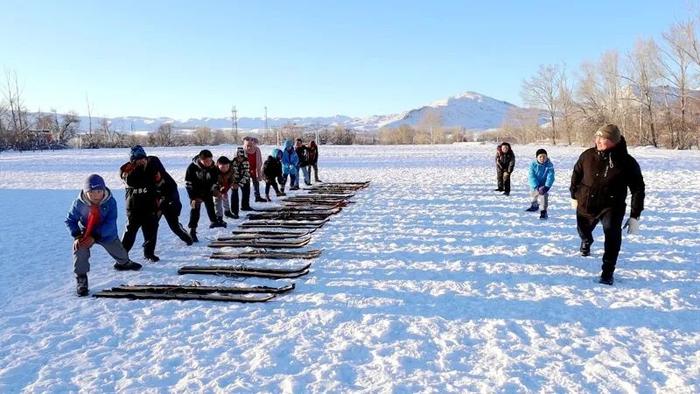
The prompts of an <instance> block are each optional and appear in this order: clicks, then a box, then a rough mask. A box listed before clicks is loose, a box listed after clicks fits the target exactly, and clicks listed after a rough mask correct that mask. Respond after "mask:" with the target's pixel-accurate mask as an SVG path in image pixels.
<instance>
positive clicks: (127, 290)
mask: <svg viewBox="0 0 700 394" xmlns="http://www.w3.org/2000/svg"><path fill="white" fill-rule="evenodd" d="M368 186H369V181H367V182H340V183H322V184H316V185H314V186H312V187H310V188H308V189H305V190H306V191H308V193H306V194H303V195H295V196H290V197H287V198H285V199H283V200H281V203H282V204H281V206H278V207H273V208H264V209H256V210H255V211H253V212H252V213H249V214H248V215H247V218H248V220H247V221H245V222H243V223H242V224H240V226H239V228H238V229H236V230H233V232H232V234H231V235H230V236H226V237H219V238H217V239H216V240H215V241H212V242H211V243H209V245H208V246H209V247H210V248H213V249H216V250H215V251H214V252H213V253H212V254H211V255H210V256H209V258H210V259H212V260H238V261H241V260H245V261H250V260H254V259H284V260H292V259H314V258H317V257H319V256H320V255H321V250H318V249H306V250H298V249H300V248H303V247H305V246H307V245H308V244H309V242H311V238H312V236H313V233H314V232H315V231H316V230H318V229H320V228H321V227H323V226H324V225H325V224H326V223H328V221H329V220H330V218H331V216H333V215H336V214H338V213H340V212H341V211H342V209H343V208H345V207H346V206H348V205H349V204H351V203H352V201H350V199H351V198H352V197H353V196H354V195H355V192H356V191H358V190H361V189H364V188H367V187H368ZM241 249H242V250H241ZM310 268H311V263H306V264H303V265H300V266H297V267H292V268H274V267H266V266H264V265H260V264H250V265H249V264H243V263H239V264H234V265H230V264H229V265H195V266H185V267H181V268H180V269H179V270H178V274H180V275H185V274H201V275H217V276H229V277H260V278H269V279H291V278H298V277H300V276H303V275H306V274H308V273H309V269H310ZM294 287H295V285H294V283H290V284H286V285H284V286H281V287H271V286H245V287H244V286H236V287H227V286H202V285H179V284H177V285H175V284H160V285H121V286H116V287H113V288H111V289H108V290H103V291H100V292H98V293H95V295H94V296H95V297H109V298H128V299H160V300H210V301H228V302H265V301H269V300H271V299H273V298H274V297H276V296H277V295H278V294H283V293H286V292H289V291H291V290H293V289H294Z"/></svg>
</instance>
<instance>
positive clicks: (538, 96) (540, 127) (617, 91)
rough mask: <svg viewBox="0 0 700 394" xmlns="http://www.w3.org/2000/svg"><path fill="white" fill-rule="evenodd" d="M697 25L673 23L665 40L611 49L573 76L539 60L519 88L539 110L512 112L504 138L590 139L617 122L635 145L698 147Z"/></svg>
mask: <svg viewBox="0 0 700 394" xmlns="http://www.w3.org/2000/svg"><path fill="white" fill-rule="evenodd" d="M697 23H698V21H696V20H688V21H685V22H679V23H675V24H673V25H672V26H671V27H669V28H668V30H666V31H665V32H664V33H663V34H662V35H661V37H660V39H658V40H657V39H654V38H641V39H639V40H637V42H636V43H635V45H634V47H633V48H632V49H631V50H630V51H628V52H627V53H624V54H621V53H619V52H618V51H617V50H614V49H612V50H608V51H606V52H604V53H603V54H602V55H601V56H600V58H599V59H597V60H596V61H593V62H586V63H583V64H581V65H580V67H579V69H578V70H577V72H575V73H569V72H568V70H567V69H566V66H565V65H563V64H547V65H541V66H540V67H539V69H538V70H537V72H536V73H535V74H534V75H532V76H531V77H529V78H527V79H525V80H524V81H523V83H522V88H521V96H522V98H523V101H524V102H525V103H526V104H527V105H530V106H532V107H533V108H536V109H538V111H532V110H523V109H515V110H513V111H512V112H511V113H510V114H509V115H508V116H507V118H506V120H505V121H504V124H503V127H502V128H501V131H500V137H501V138H502V139H506V140H513V141H515V142H533V141H541V140H548V141H549V142H551V143H552V144H557V143H564V144H588V143H590V141H591V138H592V134H593V132H594V131H595V130H596V129H597V128H598V127H599V126H601V125H603V124H606V123H614V124H617V125H619V126H620V127H621V129H622V131H623V133H624V135H625V139H626V140H627V142H628V143H629V144H631V145H650V146H655V147H667V148H672V149H691V148H693V147H698V143H699V142H700V134H699V130H700V91H698V90H693V88H694V87H697V84H696V82H697V81H698V77H699V76H700V73H699V69H700V43H699V42H698V34H697Z"/></svg>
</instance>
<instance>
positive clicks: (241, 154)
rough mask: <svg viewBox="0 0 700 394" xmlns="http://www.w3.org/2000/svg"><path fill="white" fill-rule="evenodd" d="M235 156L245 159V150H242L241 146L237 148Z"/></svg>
mask: <svg viewBox="0 0 700 394" xmlns="http://www.w3.org/2000/svg"><path fill="white" fill-rule="evenodd" d="M236 156H237V157H246V155H245V150H244V149H243V147H242V146H239V147H238V148H237V149H236Z"/></svg>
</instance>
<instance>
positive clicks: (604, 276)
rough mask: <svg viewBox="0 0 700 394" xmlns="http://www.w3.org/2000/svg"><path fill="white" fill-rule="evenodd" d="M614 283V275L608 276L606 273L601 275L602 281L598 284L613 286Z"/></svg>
mask: <svg viewBox="0 0 700 394" xmlns="http://www.w3.org/2000/svg"><path fill="white" fill-rule="evenodd" d="M613 282H614V280H613V275H612V274H608V273H605V272H603V273H602V274H600V280H598V283H600V284H603V285H608V286H612V285H613Z"/></svg>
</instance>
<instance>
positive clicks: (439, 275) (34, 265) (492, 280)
mask: <svg viewBox="0 0 700 394" xmlns="http://www.w3.org/2000/svg"><path fill="white" fill-rule="evenodd" d="M538 147H539V146H535V145H529V146H518V145H515V146H514V151H515V153H516V155H517V160H518V161H517V165H516V171H515V173H514V175H513V193H512V195H511V196H510V197H504V196H502V195H500V194H497V193H495V192H493V191H492V189H493V188H494V186H495V169H494V165H493V154H494V148H495V145H490V144H486V145H481V144H462V145H452V146H400V147H377V146H372V147H364V146H353V147H328V146H321V163H320V167H321V178H322V179H323V180H324V181H359V180H371V181H372V184H371V186H370V187H369V189H367V190H364V191H360V192H358V193H357V195H356V196H355V197H354V199H353V200H354V201H355V203H354V204H351V205H350V206H349V207H347V208H346V209H344V210H343V211H342V213H341V214H339V215H337V216H334V217H333V218H332V220H331V222H330V223H329V224H327V225H326V226H325V227H324V228H322V229H321V230H319V231H317V232H316V233H315V234H314V237H313V241H312V243H311V244H310V245H309V246H310V247H313V248H321V249H323V254H322V255H321V257H320V258H318V259H316V260H314V262H313V267H312V271H311V273H310V274H309V275H308V276H305V277H302V278H299V279H296V280H295V282H296V284H297V288H296V290H294V291H293V292H292V293H289V294H285V295H282V296H280V297H278V298H276V299H275V300H273V301H271V302H268V303H266V304H226V303H213V302H200V301H188V302H175V301H126V300H114V299H95V298H92V297H88V298H78V297H76V296H75V294H74V291H75V290H74V279H73V275H72V262H71V238H70V236H69V235H68V233H67V231H66V230H65V228H64V225H63V220H64V217H65V214H66V211H67V210H68V208H69V206H70V204H71V202H72V200H73V198H75V196H76V195H77V190H78V189H79V188H81V187H82V183H83V179H84V178H85V176H86V175H88V174H90V173H92V172H97V173H101V174H103V175H104V176H105V178H106V180H107V184H108V186H110V187H111V188H112V189H113V191H114V192H115V197H116V199H117V202H118V204H119V209H120V212H119V215H120V216H119V226H120V231H121V230H123V227H124V211H123V206H124V204H123V195H124V192H123V186H122V185H121V184H120V182H119V180H118V177H117V170H118V168H119V166H120V164H122V162H123V161H125V160H126V159H127V157H128V149H114V150H109V149H100V150H82V151H76V150H69V151H59V152H39V153H35V152H25V153H15V152H10V153H8V152H4V153H1V154H0V212H1V214H0V215H1V218H2V219H1V220H0V226H1V228H0V230H1V231H0V248H1V252H0V255H1V256H2V259H1V260H0V267H1V269H2V271H1V274H0V309H1V310H2V313H1V316H0V392H3V393H8V392H10V393H12V392H19V391H28V392H66V391H78V390H84V391H85V392H112V391H131V392H140V391H141V390H143V389H146V390H148V389H150V391H167V390H173V391H180V392H191V391H224V392H259V391H262V392H328V391H331V392H351V391H352V392H355V391H366V392H377V391H380V392H413V391H433V392H469V391H486V392H491V391H506V392H512V391H540V390H541V391H545V392H546V391H557V392H562V391H576V392H591V391H612V392H621V391H642V392H649V391H655V390H658V391H662V392H671V391H672V392H689V393H690V392H698V391H700V264H699V263H700V238H699V235H698V234H700V154H698V152H677V151H664V150H654V149H633V150H632V153H633V155H634V156H635V157H636V158H637V159H638V161H639V163H640V165H641V167H642V170H643V172H644V176H645V181H646V185H647V200H646V209H645V211H644V212H643V214H642V221H641V224H642V226H641V234H640V235H638V236H628V235H626V234H625V236H624V238H623V246H622V253H621V254H620V260H619V262H618V270H617V272H616V274H615V279H616V282H615V285H614V286H613V287H608V286H603V285H600V284H598V283H596V279H597V276H598V273H599V267H600V259H601V256H602V244H603V236H602V230H601V229H600V228H598V229H597V230H596V232H595V236H596V242H595V243H594V245H593V253H592V257H588V258H583V257H579V256H578V255H577V249H578V243H579V240H578V236H577V234H576V228H575V218H574V213H573V211H572V210H571V208H570V207H569V195H568V183H569V179H570V174H571V168H572V167H573V163H574V162H575V160H576V158H577V157H578V155H579V154H580V153H581V152H582V150H583V149H582V148H573V147H565V148H559V147H549V146H548V147H546V148H547V150H548V151H549V153H550V157H551V158H552V160H553V162H554V165H555V168H556V170H557V180H556V183H555V186H554V188H553V190H552V196H551V199H550V201H551V206H550V210H549V215H550V219H549V220H547V221H540V220H539V219H538V215H537V214H536V213H535V214H532V213H529V212H524V209H525V208H527V206H528V205H529V202H528V197H527V187H526V175H527V174H526V168H527V167H526V166H527V164H528V163H529V162H530V160H532V159H533V158H534V152H535V150H536V149H537V148H538ZM199 149H200V148H194V147H189V148H171V149H165V148H160V149H156V148H152V149H147V151H148V153H149V154H154V155H157V156H159V157H160V158H161V159H162V161H163V163H164V164H165V166H166V167H167V168H168V169H169V171H170V172H171V174H172V175H173V176H174V177H175V178H176V180H177V181H178V183H179V184H180V186H181V187H182V186H183V178H184V170H185V168H186V166H187V164H188V163H189V161H190V159H191V157H192V156H194V155H195V154H196V153H197V152H198V151H199ZM211 149H212V151H213V152H214V154H215V156H218V155H219V154H228V155H229V156H230V155H232V154H233V152H234V148H233V147H231V146H223V147H222V146H219V147H211ZM269 151H270V147H263V155H264V156H267V154H268V153H269ZM181 195H182V197H183V199H184V198H185V193H184V190H183V189H181ZM185 205H186V203H185ZM261 205H262V204H254V206H261ZM267 205H270V204H267ZM188 215H189V213H188V211H187V209H185V210H184V211H183V214H182V217H181V222H183V223H186V222H187V218H188ZM237 222H240V220H239V221H231V220H229V227H230V228H231V227H234V224H235V223H237ZM199 232H200V239H201V241H202V242H200V243H199V244H197V245H196V246H192V247H187V246H185V245H184V244H183V243H182V242H181V241H179V240H178V239H176V238H175V236H174V235H173V234H172V233H171V232H170V230H169V229H168V228H167V225H166V224H165V222H164V221H163V222H162V223H161V227H160V233H159V243H158V246H157V249H156V252H157V254H159V255H160V257H161V259H162V260H161V261H160V262H159V263H156V264H152V263H144V264H145V266H144V269H143V271H141V272H139V273H132V272H117V271H115V270H113V269H112V261H110V258H109V256H108V255H107V254H106V253H105V252H104V251H103V250H102V249H101V248H93V253H92V259H91V261H92V271H91V273H90V288H91V291H93V292H94V291H96V290H99V289H103V288H107V287H111V286H116V285H119V284H122V283H131V284H135V283H192V282H194V281H198V282H200V283H202V284H221V285H230V286H236V285H255V284H265V285H280V284H281V283H282V282H284V281H272V280H263V279H246V280H238V279H225V278H217V277H207V276H202V275H198V276H194V275H185V276H178V275H177V273H176V271H177V268H178V267H180V266H182V265H191V264H205V263H210V261H209V260H208V259H207V258H206V256H207V254H208V253H209V252H210V251H211V250H210V249H208V248H207V247H206V241H207V240H211V239H213V238H214V237H216V236H217V235H224V234H227V233H228V232H229V230H226V229H216V230H209V229H208V220H207V219H206V215H205V214H203V215H202V221H201V222H200V230H199ZM138 245H139V242H137V246H138ZM131 255H132V258H134V259H135V260H137V261H140V262H143V259H142V251H141V250H140V248H139V247H135V248H134V250H133V251H132V254H131ZM299 263H300V262H299V261H264V260H263V261H257V262H256V264H268V265H288V266H293V265H295V264H299Z"/></svg>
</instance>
